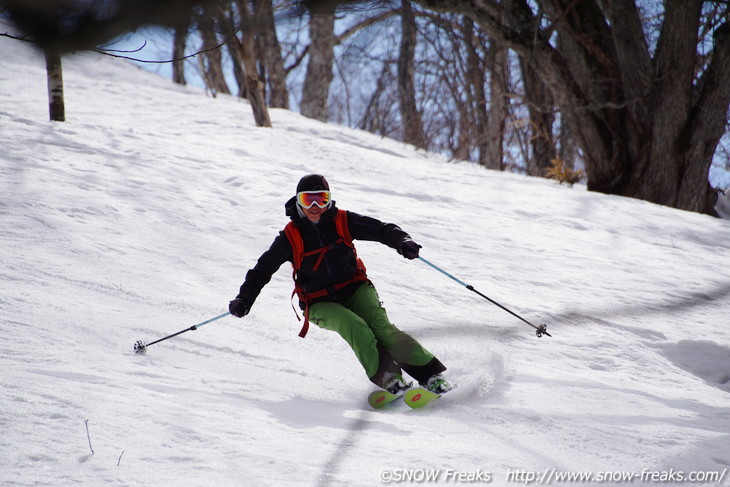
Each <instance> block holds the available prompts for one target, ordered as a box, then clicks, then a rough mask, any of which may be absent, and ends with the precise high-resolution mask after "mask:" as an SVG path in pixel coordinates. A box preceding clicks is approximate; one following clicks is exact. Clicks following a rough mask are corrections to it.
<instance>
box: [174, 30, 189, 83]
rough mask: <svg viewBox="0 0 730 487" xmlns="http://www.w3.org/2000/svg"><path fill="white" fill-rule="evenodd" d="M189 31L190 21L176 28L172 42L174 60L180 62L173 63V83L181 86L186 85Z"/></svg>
mask: <svg viewBox="0 0 730 487" xmlns="http://www.w3.org/2000/svg"><path fill="white" fill-rule="evenodd" d="M188 29H190V20H189V19H188V20H186V21H185V22H184V23H181V24H178V25H177V26H175V34H174V36H173V40H172V59H179V61H173V62H172V81H173V82H174V83H177V84H179V85H185V84H187V82H186V81H185V61H184V60H182V58H183V57H184V56H185V44H186V42H187V37H188Z"/></svg>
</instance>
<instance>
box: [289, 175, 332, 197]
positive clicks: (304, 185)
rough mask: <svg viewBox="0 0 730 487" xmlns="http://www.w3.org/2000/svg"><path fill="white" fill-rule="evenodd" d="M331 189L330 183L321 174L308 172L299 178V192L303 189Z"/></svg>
mask: <svg viewBox="0 0 730 487" xmlns="http://www.w3.org/2000/svg"><path fill="white" fill-rule="evenodd" d="M317 190H322V191H329V190H330V185H329V183H327V180H326V179H325V178H324V176H322V175H321V174H307V175H306V176H304V177H303V178H302V179H300V180H299V184H297V193H300V192H302V191H317Z"/></svg>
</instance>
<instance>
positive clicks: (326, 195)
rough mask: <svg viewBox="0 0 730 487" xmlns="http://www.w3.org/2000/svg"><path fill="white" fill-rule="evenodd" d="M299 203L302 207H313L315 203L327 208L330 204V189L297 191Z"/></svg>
mask: <svg viewBox="0 0 730 487" xmlns="http://www.w3.org/2000/svg"><path fill="white" fill-rule="evenodd" d="M297 203H298V204H299V206H301V207H302V208H307V209H308V208H311V207H312V206H314V205H317V206H319V207H320V208H326V207H327V206H328V205H329V204H330V192H329V191H300V192H299V193H297Z"/></svg>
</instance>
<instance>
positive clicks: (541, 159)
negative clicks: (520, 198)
mask: <svg viewBox="0 0 730 487" xmlns="http://www.w3.org/2000/svg"><path fill="white" fill-rule="evenodd" d="M520 72H521V73H522V86H523V87H524V90H525V102H526V103H527V110H528V112H529V113H530V132H531V136H530V145H531V146H532V160H531V161H529V163H528V164H527V167H528V171H527V172H528V174H530V175H533V176H541V177H544V176H545V174H546V171H547V170H548V169H549V168H550V167H551V163H550V161H552V160H554V159H555V155H556V150H555V141H554V139H553V122H554V120H555V117H554V116H553V103H552V96H550V92H549V90H548V88H547V86H546V85H545V83H543V81H542V79H541V78H540V76H539V75H538V74H537V73H536V72H535V70H534V69H533V68H532V66H530V65H529V64H527V63H525V62H524V60H522V59H520Z"/></svg>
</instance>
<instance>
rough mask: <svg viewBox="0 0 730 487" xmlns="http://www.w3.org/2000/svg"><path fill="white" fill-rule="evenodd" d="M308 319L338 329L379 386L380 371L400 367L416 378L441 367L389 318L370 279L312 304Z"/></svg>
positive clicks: (331, 328)
mask: <svg viewBox="0 0 730 487" xmlns="http://www.w3.org/2000/svg"><path fill="white" fill-rule="evenodd" d="M309 320H310V321H311V322H312V323H315V324H316V325H317V326H319V327H320V328H324V329H325V330H332V331H336V332H337V333H339V334H340V336H342V338H344V339H345V341H346V342H347V343H348V344H349V345H350V347H351V348H352V350H353V351H354V352H355V355H356V356H357V359H358V360H359V361H360V364H362V366H363V368H364V369H365V373H366V374H367V376H368V377H369V378H370V380H371V381H372V382H374V383H375V384H377V385H379V386H381V387H382V386H383V384H382V383H381V382H382V376H383V374H384V373H387V372H395V373H400V371H401V368H403V369H405V370H406V372H408V373H409V374H410V375H412V376H413V377H414V378H415V379H417V380H419V381H425V380H427V379H428V377H430V375H431V374H433V373H439V372H441V370H443V369H445V367H443V366H442V365H441V363H440V362H439V361H438V360H437V359H436V358H435V357H434V356H433V354H431V353H430V352H429V351H428V350H426V349H425V348H423V347H422V346H421V344H420V343H418V342H417V341H416V340H415V339H414V338H412V337H411V336H410V335H408V334H407V333H405V332H403V331H401V330H399V329H398V328H396V327H395V325H393V324H392V323H391V322H390V320H389V319H388V315H387V314H386V312H385V309H384V308H383V307H382V306H381V304H380V298H379V297H378V292H377V291H376V289H375V288H374V287H373V286H372V285H371V284H370V283H364V284H362V285H360V287H358V288H357V290H356V291H355V292H354V293H353V294H352V296H350V297H349V298H348V299H346V300H344V301H342V302H336V303H335V302H318V303H314V304H312V305H311V306H310V308H309ZM419 376H420V377H419Z"/></svg>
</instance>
